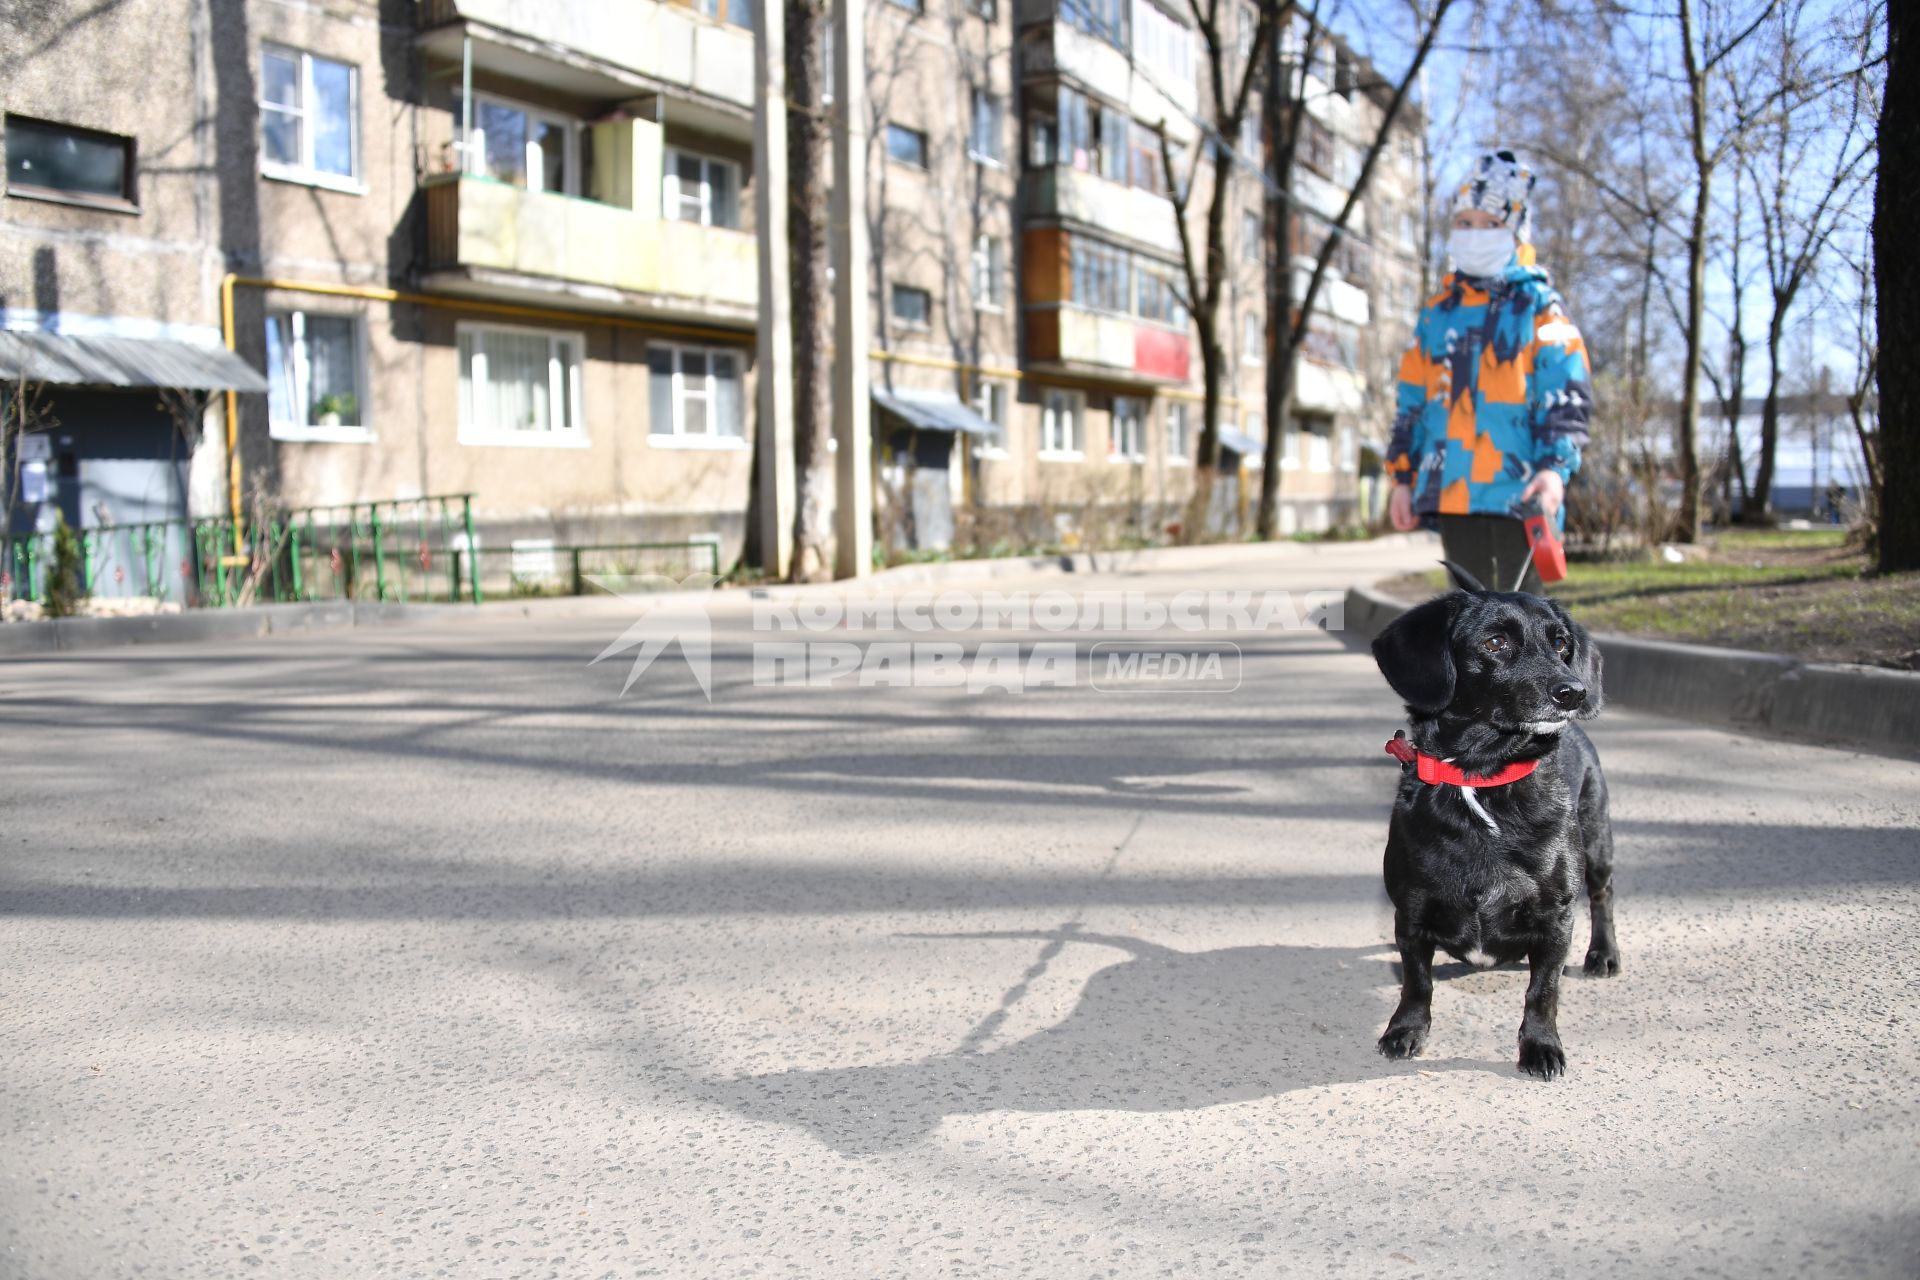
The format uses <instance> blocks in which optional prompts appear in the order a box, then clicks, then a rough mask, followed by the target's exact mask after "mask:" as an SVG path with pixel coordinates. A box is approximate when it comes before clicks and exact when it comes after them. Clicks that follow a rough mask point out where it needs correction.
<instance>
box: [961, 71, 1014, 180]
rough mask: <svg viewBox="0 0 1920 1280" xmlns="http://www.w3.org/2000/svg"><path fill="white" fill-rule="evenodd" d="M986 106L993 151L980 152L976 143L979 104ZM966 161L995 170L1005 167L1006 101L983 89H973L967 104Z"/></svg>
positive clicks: (977, 138)
mask: <svg viewBox="0 0 1920 1280" xmlns="http://www.w3.org/2000/svg"><path fill="white" fill-rule="evenodd" d="M981 103H985V104H987V111H988V114H989V115H991V116H992V125H993V136H992V138H991V142H992V144H993V151H991V152H987V151H981V150H980V149H979V148H978V147H977V146H976V143H978V141H979V134H980V104H981ZM967 111H968V116H967V159H969V160H971V161H973V162H974V163H975V164H984V165H990V166H992V167H993V168H996V169H1004V168H1006V166H1007V139H1006V133H1007V107H1006V101H1005V100H1004V99H1003V98H1001V97H1000V95H999V94H997V93H992V92H989V91H988V90H985V89H974V90H972V91H971V93H970V95H969V101H968V104H967Z"/></svg>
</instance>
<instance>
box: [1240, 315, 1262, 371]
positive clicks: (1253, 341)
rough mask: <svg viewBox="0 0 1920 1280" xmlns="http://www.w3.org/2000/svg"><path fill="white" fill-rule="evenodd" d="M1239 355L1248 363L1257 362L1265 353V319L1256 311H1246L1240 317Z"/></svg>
mask: <svg viewBox="0 0 1920 1280" xmlns="http://www.w3.org/2000/svg"><path fill="white" fill-rule="evenodd" d="M1240 337H1241V343H1240V355H1241V356H1242V357H1243V358H1244V359H1245V360H1246V362H1247V363H1248V364H1259V363H1260V359H1261V357H1262V356H1264V355H1266V353H1267V321H1266V317H1265V316H1262V315H1261V314H1260V313H1259V312H1257V311H1248V312H1246V313H1245V314H1243V315H1242V316H1241V317H1240Z"/></svg>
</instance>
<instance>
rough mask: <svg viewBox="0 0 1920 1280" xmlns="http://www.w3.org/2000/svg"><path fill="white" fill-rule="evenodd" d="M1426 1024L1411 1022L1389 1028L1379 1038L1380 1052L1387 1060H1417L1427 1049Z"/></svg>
mask: <svg viewBox="0 0 1920 1280" xmlns="http://www.w3.org/2000/svg"><path fill="white" fill-rule="evenodd" d="M1427 1026H1428V1024H1427V1023H1424V1022H1411V1023H1407V1024H1406V1025H1404V1026H1390V1027H1388V1028H1387V1032H1386V1034H1385V1035H1383V1036H1381V1037H1380V1052H1381V1053H1382V1054H1384V1055H1386V1056H1387V1057H1389V1058H1417V1057H1419V1056H1420V1051H1421V1050H1422V1049H1424V1048H1426V1047H1427Z"/></svg>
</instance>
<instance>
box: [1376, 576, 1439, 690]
mask: <svg viewBox="0 0 1920 1280" xmlns="http://www.w3.org/2000/svg"><path fill="white" fill-rule="evenodd" d="M1456 598H1457V597H1451V598H1450V597H1447V596H1441V597H1440V598H1439V599H1437V600H1429V601H1427V602H1426V603H1425V604H1422V605H1415V606H1414V607H1413V608H1411V609H1409V610H1407V611H1406V612H1405V613H1403V614H1401V615H1400V616H1399V617H1397V618H1395V619H1394V620H1393V621H1392V622H1390V623H1388V624H1387V629H1386V630H1385V631H1382V632H1381V633H1380V634H1379V635H1377V636H1375V637H1374V640H1373V660H1374V661H1375V662H1377V663H1379V664H1380V674H1381V675H1383V676H1385V677H1386V678H1387V683H1388V684H1390V685H1392V686H1393V691H1394V692H1395V693H1397V694H1399V695H1400V699H1401V701H1403V702H1405V703H1406V704H1407V705H1408V706H1409V707H1412V708H1413V709H1414V710H1416V711H1439V710H1441V709H1443V708H1444V707H1445V706H1446V705H1447V704H1448V703H1450V702H1452V701H1453V646H1452V645H1451V644H1449V643H1448V639H1449V637H1450V635H1451V633H1452V630H1453V599H1456Z"/></svg>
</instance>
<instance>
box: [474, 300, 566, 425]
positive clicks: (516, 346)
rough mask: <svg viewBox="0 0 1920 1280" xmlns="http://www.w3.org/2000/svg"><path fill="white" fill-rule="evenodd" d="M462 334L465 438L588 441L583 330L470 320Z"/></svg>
mask: <svg viewBox="0 0 1920 1280" xmlns="http://www.w3.org/2000/svg"><path fill="white" fill-rule="evenodd" d="M457 333H458V338H459V351H460V439H461V441H462V443H466V444H570V445H584V444H585V443H586V430H585V420H584V418H583V417H582V414H581V410H580V363H581V353H582V348H583V346H584V343H583V341H582V339H581V337H580V335H578V334H572V333H549V332H547V331H546V330H543V329H518V328H505V327H495V326H491V325H484V326H483V325H467V324H463V325H460V326H459V327H458V330H457Z"/></svg>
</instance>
